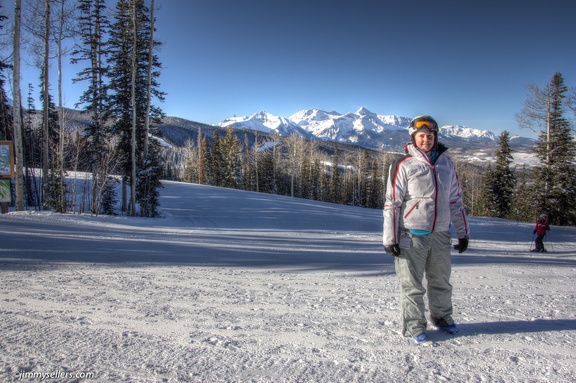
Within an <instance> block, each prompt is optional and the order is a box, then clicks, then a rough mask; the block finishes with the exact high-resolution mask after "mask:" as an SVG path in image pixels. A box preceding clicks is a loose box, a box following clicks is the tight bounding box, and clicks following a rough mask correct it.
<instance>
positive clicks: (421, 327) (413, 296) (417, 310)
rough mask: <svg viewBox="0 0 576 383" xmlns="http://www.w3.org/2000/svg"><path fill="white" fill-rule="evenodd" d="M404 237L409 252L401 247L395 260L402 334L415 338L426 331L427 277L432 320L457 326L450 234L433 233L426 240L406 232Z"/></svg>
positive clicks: (446, 232)
mask: <svg viewBox="0 0 576 383" xmlns="http://www.w3.org/2000/svg"><path fill="white" fill-rule="evenodd" d="M402 236H407V237H408V238H409V239H410V248H402V246H401V249H400V256H399V257H396V259H395V268H396V275H397V276H398V278H399V279H400V304H401V310H402V323H403V329H402V332H403V334H404V336H410V337H415V336H418V335H419V334H421V333H423V332H424V331H426V324H427V322H426V317H425V315H424V312H425V305H424V294H426V288H425V287H424V285H423V279H424V274H426V280H427V282H428V283H427V290H428V305H429V308H430V316H431V317H434V318H438V319H440V318H443V319H445V320H446V321H447V322H448V324H452V323H454V320H453V319H452V285H451V284H450V273H451V271H452V264H451V255H450V246H451V237H450V232H448V231H442V232H433V233H431V234H429V235H426V236H417V235H412V234H410V233H408V232H403V233H402ZM407 243H408V241H407V240H406V238H405V241H404V246H405V247H408V246H407Z"/></svg>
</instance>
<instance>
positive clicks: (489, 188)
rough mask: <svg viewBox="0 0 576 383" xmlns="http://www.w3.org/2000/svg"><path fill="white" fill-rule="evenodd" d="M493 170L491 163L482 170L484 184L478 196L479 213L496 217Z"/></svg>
mask: <svg viewBox="0 0 576 383" xmlns="http://www.w3.org/2000/svg"><path fill="white" fill-rule="evenodd" d="M493 186H494V171H493V170H492V165H490V164H489V165H488V167H487V168H486V171H485V172H484V184H483V187H482V190H481V191H480V196H479V197H478V212H479V215H481V216H485V217H496V211H497V210H496V202H495V201H494V190H493Z"/></svg>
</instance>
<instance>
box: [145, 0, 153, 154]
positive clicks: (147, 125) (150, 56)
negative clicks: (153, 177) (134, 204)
mask: <svg viewBox="0 0 576 383" xmlns="http://www.w3.org/2000/svg"><path fill="white" fill-rule="evenodd" d="M153 59H154V0H150V42H149V47H148V85H147V88H146V116H145V118H146V123H145V127H144V129H145V130H144V158H146V157H147V155H148V131H149V130H150V103H151V99H152V64H153Z"/></svg>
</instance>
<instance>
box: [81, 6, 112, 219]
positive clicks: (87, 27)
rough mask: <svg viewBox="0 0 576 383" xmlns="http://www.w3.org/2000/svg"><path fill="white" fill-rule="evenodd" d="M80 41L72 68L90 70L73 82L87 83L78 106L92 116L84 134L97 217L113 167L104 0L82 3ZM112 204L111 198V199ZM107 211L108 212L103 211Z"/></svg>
mask: <svg viewBox="0 0 576 383" xmlns="http://www.w3.org/2000/svg"><path fill="white" fill-rule="evenodd" d="M78 10H79V20H78V28H79V39H80V44H79V45H78V46H77V48H76V49H75V50H74V51H73V52H72V56H73V57H72V60H71V62H72V63H73V64H76V63H79V62H81V61H86V62H88V63H89V66H88V67H86V68H85V69H83V70H81V71H80V72H79V73H78V76H77V77H76V78H75V79H74V82H79V81H86V82H88V87H87V90H86V91H85V92H84V93H83V94H82V96H81V97H80V100H79V102H78V103H77V104H76V106H78V105H80V104H84V105H85V106H84V111H85V112H89V113H90V117H91V122H90V125H89V126H88V127H87V129H86V131H85V132H84V136H85V138H86V140H87V145H86V151H87V156H88V158H89V159H90V166H91V167H92V169H91V171H92V189H91V204H90V210H91V212H92V214H98V213H99V211H100V205H101V202H102V197H103V196H102V193H103V192H104V190H107V192H108V193H110V192H111V190H109V189H108V188H107V187H106V186H105V183H106V182H107V179H108V176H109V174H108V171H107V170H110V168H111V166H110V165H111V164H109V163H106V162H107V160H108V159H110V153H109V152H108V149H109V146H108V145H107V142H109V141H110V140H111V139H112V137H111V134H110V133H111V132H110V131H109V130H108V129H107V128H106V121H107V109H106V96H107V94H106V84H105V79H106V74H107V72H108V66H107V65H106V58H107V56H108V53H109V52H108V51H107V44H106V41H105V40H104V36H105V35H106V33H107V31H108V28H109V22H108V19H107V18H106V16H105V11H106V6H105V5H104V2H103V0H79V5H78ZM108 200H110V198H108ZM104 210H106V209H104Z"/></svg>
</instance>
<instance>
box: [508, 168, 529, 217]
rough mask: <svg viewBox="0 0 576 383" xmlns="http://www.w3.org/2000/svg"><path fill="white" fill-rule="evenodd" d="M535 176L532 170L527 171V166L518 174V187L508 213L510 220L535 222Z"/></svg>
mask: <svg viewBox="0 0 576 383" xmlns="http://www.w3.org/2000/svg"><path fill="white" fill-rule="evenodd" d="M533 176H534V174H533V172H532V171H531V170H530V169H526V166H524V168H522V169H520V170H518V171H517V172H516V177H517V181H516V187H515V188H514V195H513V197H512V204H511V205H510V212H509V213H508V217H509V218H510V219H515V220H517V221H524V222H526V221H528V222H529V221H532V220H534V207H535V204H534V201H536V196H535V188H534V182H533V181H532V179H533Z"/></svg>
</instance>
